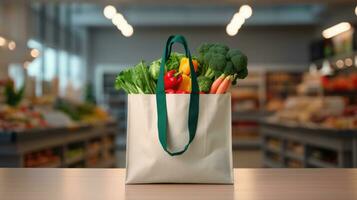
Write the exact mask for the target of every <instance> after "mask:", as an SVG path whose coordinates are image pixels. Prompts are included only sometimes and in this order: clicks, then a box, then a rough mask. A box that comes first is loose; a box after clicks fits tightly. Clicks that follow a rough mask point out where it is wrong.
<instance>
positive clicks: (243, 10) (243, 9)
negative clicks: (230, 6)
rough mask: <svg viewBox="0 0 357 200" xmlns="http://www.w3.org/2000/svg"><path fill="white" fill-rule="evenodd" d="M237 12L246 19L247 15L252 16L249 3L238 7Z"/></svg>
mask: <svg viewBox="0 0 357 200" xmlns="http://www.w3.org/2000/svg"><path fill="white" fill-rule="evenodd" d="M239 12H240V13H241V14H242V16H243V17H244V18H245V19H248V18H249V17H251V16H252V14H253V10H252V8H251V7H250V6H249V5H243V6H241V7H240V9H239Z"/></svg>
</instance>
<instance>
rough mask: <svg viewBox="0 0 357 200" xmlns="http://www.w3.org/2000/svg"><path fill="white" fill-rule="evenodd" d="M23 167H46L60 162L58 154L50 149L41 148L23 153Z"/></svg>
mask: <svg viewBox="0 0 357 200" xmlns="http://www.w3.org/2000/svg"><path fill="white" fill-rule="evenodd" d="M24 162H25V163H24V166H25V167H41V166H42V167H46V166H50V165H54V166H55V165H56V164H57V163H59V162H60V156H59V155H57V154H56V152H55V151H54V150H52V149H47V150H42V151H39V152H34V153H30V154H27V155H25V160H24Z"/></svg>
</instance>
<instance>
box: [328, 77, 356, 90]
mask: <svg viewBox="0 0 357 200" xmlns="http://www.w3.org/2000/svg"><path fill="white" fill-rule="evenodd" d="M321 82H322V85H323V87H324V89H325V90H328V91H357V73H350V74H346V75H339V76H335V77H327V76H324V77H322V81H321Z"/></svg>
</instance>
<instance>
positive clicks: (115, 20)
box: [112, 13, 128, 26]
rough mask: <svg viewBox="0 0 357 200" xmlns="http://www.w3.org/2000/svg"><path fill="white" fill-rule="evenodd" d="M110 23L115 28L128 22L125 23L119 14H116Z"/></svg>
mask: <svg viewBox="0 0 357 200" xmlns="http://www.w3.org/2000/svg"><path fill="white" fill-rule="evenodd" d="M112 22H113V24H114V25H115V26H121V25H125V24H128V22H127V21H126V19H125V18H124V16H123V15H122V14H120V13H116V14H115V15H114V17H113V18H112Z"/></svg>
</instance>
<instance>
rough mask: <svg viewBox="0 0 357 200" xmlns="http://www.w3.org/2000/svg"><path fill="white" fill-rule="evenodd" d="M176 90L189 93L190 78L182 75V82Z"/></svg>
mask: <svg viewBox="0 0 357 200" xmlns="http://www.w3.org/2000/svg"><path fill="white" fill-rule="evenodd" d="M178 90H182V91H186V92H191V78H190V77H189V76H187V75H186V74H182V82H181V83H180V85H179V87H178Z"/></svg>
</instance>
